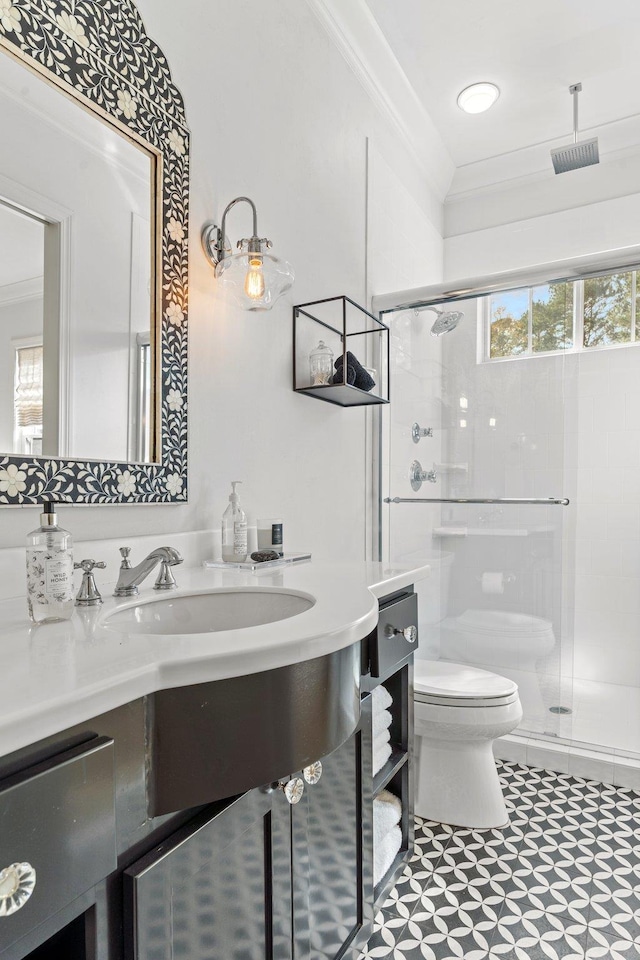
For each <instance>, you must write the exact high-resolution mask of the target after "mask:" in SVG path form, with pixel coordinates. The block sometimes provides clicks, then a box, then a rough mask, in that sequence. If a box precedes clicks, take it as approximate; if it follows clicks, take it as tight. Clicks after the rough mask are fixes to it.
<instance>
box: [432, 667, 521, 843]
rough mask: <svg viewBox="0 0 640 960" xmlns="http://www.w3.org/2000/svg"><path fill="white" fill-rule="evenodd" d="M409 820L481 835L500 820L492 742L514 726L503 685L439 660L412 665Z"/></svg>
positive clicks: (513, 692) (511, 702) (513, 696)
mask: <svg viewBox="0 0 640 960" xmlns="http://www.w3.org/2000/svg"><path fill="white" fill-rule="evenodd" d="M414 707H415V745H414V748H415V759H416V777H415V785H416V787H415V812H416V814H417V815H418V816H419V817H423V818H424V819H427V820H437V821H439V822H441V823H450V824H452V825H454V826H458V827H475V828H478V829H488V828H491V827H501V826H503V825H504V824H505V823H506V822H507V820H508V815H507V809H506V807H505V803H504V799H503V796H502V790H501V787H500V781H499V779H498V773H497V770H496V765H495V760H494V757H493V741H494V740H495V739H497V737H502V736H504V735H505V734H507V733H511V731H512V730H514V729H515V727H517V726H518V724H519V723H520V721H521V719H522V707H521V705H520V699H519V696H518V687H517V685H516V684H515V683H514V682H513V681H512V680H509V679H508V678H506V677H502V676H499V675H498V674H495V673H489V672H488V671H487V670H480V669H478V668H477V667H472V666H468V665H466V664H459V663H447V662H444V661H442V660H416V662H415V669H414Z"/></svg>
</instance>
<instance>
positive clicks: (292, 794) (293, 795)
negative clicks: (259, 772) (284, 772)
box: [278, 777, 304, 804]
mask: <svg viewBox="0 0 640 960" xmlns="http://www.w3.org/2000/svg"><path fill="white" fill-rule="evenodd" d="M278 786H279V787H280V789H281V790H282V792H283V793H284V795H285V797H286V798H287V800H288V802H289V803H291V804H293V803H298V802H299V801H300V800H301V799H302V794H303V793H304V783H303V781H302V780H301V779H300V777H292V778H291V780H281V781H280V782H279V783H278Z"/></svg>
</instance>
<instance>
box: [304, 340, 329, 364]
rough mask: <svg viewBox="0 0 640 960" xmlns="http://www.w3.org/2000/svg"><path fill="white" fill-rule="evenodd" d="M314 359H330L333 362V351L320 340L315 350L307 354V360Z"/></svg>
mask: <svg viewBox="0 0 640 960" xmlns="http://www.w3.org/2000/svg"><path fill="white" fill-rule="evenodd" d="M314 357H331V359H332V360H333V350H332V349H331V347H328V346H327V345H326V343H325V342H324V340H320V342H319V343H318V346H317V347H316V348H315V350H312V351H311V353H310V354H309V359H311V358H314Z"/></svg>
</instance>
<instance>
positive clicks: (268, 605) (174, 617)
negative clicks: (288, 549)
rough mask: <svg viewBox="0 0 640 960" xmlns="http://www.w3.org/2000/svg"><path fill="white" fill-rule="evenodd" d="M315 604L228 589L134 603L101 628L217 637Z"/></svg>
mask: <svg viewBox="0 0 640 960" xmlns="http://www.w3.org/2000/svg"><path fill="white" fill-rule="evenodd" d="M314 604H315V599H314V598H313V597H311V596H309V595H308V594H305V593H299V592H295V591H289V590H277V589H274V588H269V587H263V588H258V587H248V588H242V587H236V588H232V587H230V588H228V589H223V590H210V591H207V592H206V593H196V594H190V595H186V596H185V595H181V596H178V597H176V596H168V597H162V598H161V599H158V600H151V601H145V602H143V603H136V604H135V605H134V606H129V607H124V608H123V609H120V610H115V611H114V612H113V613H111V614H109V616H108V617H106V618H105V620H104V626H105V627H107V628H111V629H114V630H115V629H118V630H126V631H127V632H128V633H149V634H167V635H173V634H185V633H187V634H188V633H217V632H218V631H220V630H239V629H241V628H243V627H257V626H260V625H261V624H264V623H275V622H276V621H278V620H288V619H289V618H290V617H296V616H297V615H298V614H299V613H304V612H305V610H310V609H311V607H312V606H313V605H314Z"/></svg>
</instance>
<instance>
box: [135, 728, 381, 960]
mask: <svg viewBox="0 0 640 960" xmlns="http://www.w3.org/2000/svg"><path fill="white" fill-rule="evenodd" d="M369 738H370V725H369V722H368V717H367V714H366V711H365V714H364V715H363V718H362V720H361V723H360V726H359V727H358V729H357V730H356V732H355V733H354V734H353V735H352V736H351V737H349V739H348V740H347V741H346V742H345V743H344V744H342V746H340V747H339V748H338V749H337V750H335V751H334V752H333V753H332V754H331V755H330V756H328V757H325V758H323V759H322V765H323V772H322V777H321V779H320V780H319V781H318V783H316V784H313V785H308V784H305V790H304V793H303V795H302V798H301V799H300V801H299V802H298V803H296V804H290V803H288V801H287V799H286V797H285V795H284V792H283V790H282V789H281V788H280V787H279V786H278V785H277V784H273V785H269V786H266V787H262V788H257V789H255V790H251V791H249V792H248V793H245V794H242V795H240V796H239V797H237V798H235V799H234V800H232V801H231V802H226V803H221V804H218V805H216V806H214V807H207V808H206V809H205V810H204V811H203V812H202V813H201V814H199V815H198V816H197V817H196V818H195V819H194V820H192V821H191V822H190V823H188V824H185V826H184V827H182V828H181V829H180V830H178V831H177V832H176V833H174V834H172V835H171V836H170V837H169V838H168V839H167V840H166V841H164V842H163V843H161V844H159V845H158V846H157V847H156V848H154V849H153V850H151V851H150V852H149V853H148V854H146V855H145V856H144V857H142V858H141V859H140V860H138V861H137V862H135V863H134V864H132V865H131V866H130V867H129V868H127V869H126V870H125V873H124V888H123V891H124V904H125V918H124V919H125V931H126V932H125V944H127V945H128V949H127V953H126V957H127V960H178V958H184V960H218V958H220V960H233V958H237V960H265V958H269V960H271V958H273V960H291V958H293V957H296V958H303V957H307V958H311V957H313V958H317V960H337V958H338V957H342V956H344V955H345V953H346V952H347V951H348V949H349V948H350V947H352V946H355V945H356V944H357V945H359V946H360V947H361V946H362V945H363V944H364V943H365V942H366V939H367V938H368V936H369V932H370V927H371V925H370V919H371V906H370V901H371V891H372V867H371V829H372V828H371V822H370V820H371V796H370V789H369V790H367V789H366V782H364V783H363V761H364V765H365V770H366V764H367V761H366V754H367V750H368V749H370V743H369ZM297 775H299V776H300V777H302V772H301V771H300V772H298V774H297ZM369 783H370V780H369ZM367 904H369V905H367Z"/></svg>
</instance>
